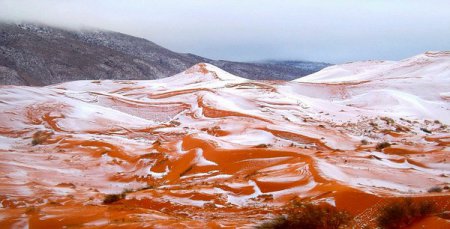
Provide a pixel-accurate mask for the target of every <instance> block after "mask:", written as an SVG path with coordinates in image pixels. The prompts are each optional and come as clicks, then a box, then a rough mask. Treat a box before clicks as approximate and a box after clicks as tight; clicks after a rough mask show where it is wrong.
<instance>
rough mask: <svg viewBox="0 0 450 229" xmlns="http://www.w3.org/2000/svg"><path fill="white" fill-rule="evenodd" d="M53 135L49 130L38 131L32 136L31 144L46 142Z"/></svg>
mask: <svg viewBox="0 0 450 229" xmlns="http://www.w3.org/2000/svg"><path fill="white" fill-rule="evenodd" d="M52 135H53V133H52V132H48V131H36V132H35V133H34V134H33V136H32V139H33V140H32V141H31V145H33V146H35V145H40V144H42V143H44V142H45V141H46V140H47V139H48V138H50V137H51V136H52Z"/></svg>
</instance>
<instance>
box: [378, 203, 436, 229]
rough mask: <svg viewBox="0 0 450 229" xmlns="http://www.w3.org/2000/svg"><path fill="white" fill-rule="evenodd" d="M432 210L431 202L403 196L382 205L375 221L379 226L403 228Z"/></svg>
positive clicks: (433, 208) (433, 209) (391, 228)
mask: <svg viewBox="0 0 450 229" xmlns="http://www.w3.org/2000/svg"><path fill="white" fill-rule="evenodd" d="M434 211H435V206H434V204H433V203H432V202H429V201H422V202H414V201H412V200H411V199H409V198H405V199H400V200H397V201H394V202H392V203H390V204H388V205H386V206H384V207H382V208H381V209H380V214H379V216H378V218H377V222H378V226H380V227H381V228H388V229H394V228H403V227H406V226H408V225H410V224H411V223H413V222H414V221H416V220H419V219H421V218H423V217H425V216H427V215H430V214H431V213H433V212H434Z"/></svg>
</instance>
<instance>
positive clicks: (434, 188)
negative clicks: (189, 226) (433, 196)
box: [428, 186, 442, 192]
mask: <svg viewBox="0 0 450 229" xmlns="http://www.w3.org/2000/svg"><path fill="white" fill-rule="evenodd" d="M428 192H442V188H441V187H439V186H434V187H431V188H430V189H428Z"/></svg>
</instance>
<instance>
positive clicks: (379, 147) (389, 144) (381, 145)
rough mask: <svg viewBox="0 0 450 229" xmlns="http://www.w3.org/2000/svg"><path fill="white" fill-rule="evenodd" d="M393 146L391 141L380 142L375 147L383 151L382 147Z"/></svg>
mask: <svg viewBox="0 0 450 229" xmlns="http://www.w3.org/2000/svg"><path fill="white" fill-rule="evenodd" d="M389 146H391V143H389V142H380V143H378V144H377V146H376V147H375V148H376V149H377V150H378V151H381V150H382V149H384V148H386V147H389Z"/></svg>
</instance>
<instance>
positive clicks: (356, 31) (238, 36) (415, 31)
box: [0, 0, 450, 63]
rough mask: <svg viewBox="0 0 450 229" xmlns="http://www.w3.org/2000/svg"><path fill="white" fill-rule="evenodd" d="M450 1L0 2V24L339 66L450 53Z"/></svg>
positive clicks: (231, 56)
mask: <svg viewBox="0 0 450 229" xmlns="http://www.w3.org/2000/svg"><path fill="white" fill-rule="evenodd" d="M448 9H450V1H445V0H431V1H418V0H417V1H415V0H413V1H411V0H409V1H408V0H396V1H388V0H376V1H370V2H368V1H365V2H361V1H356V0H347V1H344V0H337V1H326V3H324V1H321V2H320V3H319V2H316V1H312V0H306V1H291V0H288V1H283V2H282V3H280V2H279V1H277V2H275V1H268V0H262V1H256V0H249V1H237V0H231V1H226V2H217V1H200V0H183V1H181V0H171V1H164V2H162V1H133V2H132V3H130V2H129V1H123V0H112V1H106V0H100V1H87V0H79V1H56V0H43V1H30V0H14V1H13V0H0V21H13V22H20V21H28V22H39V23H44V24H49V25H54V26H62V27H68V28H75V29H76V28H82V27H94V28H99V29H107V30H113V31H118V32H122V33H126V34H130V35H134V36H138V37H143V38H146V39H148V40H150V41H153V42H155V43H157V44H159V45H162V46H164V47H166V48H169V49H171V50H173V51H177V52H189V53H194V54H197V55H201V56H205V57H209V58H213V59H226V60H235V61H257V60H264V59H277V60H288V59H291V60H310V61H323V62H330V63H342V62H349V61H356V60H368V59H386V60H399V59H402V58H406V57H409V56H412V55H416V54H419V53H422V52H425V51H429V50H450V43H449V42H448V37H450V29H449V28H450V14H449V13H448Z"/></svg>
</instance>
